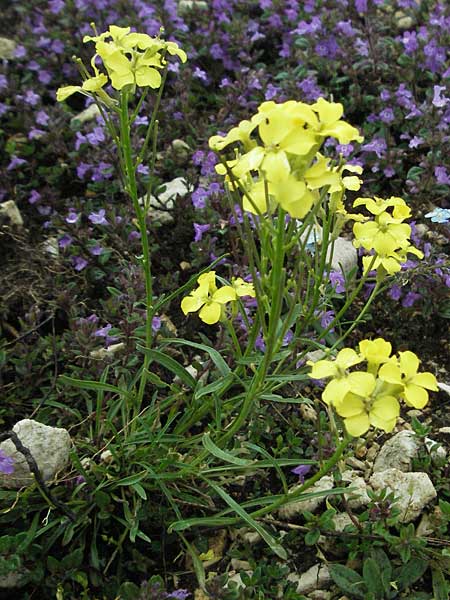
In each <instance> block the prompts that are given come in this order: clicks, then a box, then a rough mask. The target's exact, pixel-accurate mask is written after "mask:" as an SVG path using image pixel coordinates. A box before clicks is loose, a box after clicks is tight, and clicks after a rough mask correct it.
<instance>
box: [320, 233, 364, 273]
mask: <svg viewBox="0 0 450 600" xmlns="http://www.w3.org/2000/svg"><path fill="white" fill-rule="evenodd" d="M330 254H331V247H330V248H329V250H328V254H327V257H328V259H329V257H330ZM357 266H358V251H357V250H356V248H355V246H354V245H353V244H352V242H351V241H350V240H347V239H346V238H343V237H338V238H337V239H336V240H335V242H334V250H333V257H332V259H331V270H332V271H339V272H340V273H343V274H344V275H348V274H349V273H350V272H351V271H352V270H353V269H354V268H355V267H357Z"/></svg>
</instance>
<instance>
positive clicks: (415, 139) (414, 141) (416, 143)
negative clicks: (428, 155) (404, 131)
mask: <svg viewBox="0 0 450 600" xmlns="http://www.w3.org/2000/svg"><path fill="white" fill-rule="evenodd" d="M421 144H423V138H421V137H419V136H418V135H415V136H414V137H413V138H411V141H410V142H409V144H408V146H409V147H410V148H417V147H418V146H420V145H421Z"/></svg>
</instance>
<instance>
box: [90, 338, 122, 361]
mask: <svg viewBox="0 0 450 600" xmlns="http://www.w3.org/2000/svg"><path fill="white" fill-rule="evenodd" d="M122 350H125V344H124V343H123V342H119V343H118V344H111V346H108V347H107V348H98V349H97V350H92V351H91V352H90V353H89V356H90V357H91V358H95V359H96V360H105V359H107V358H113V357H114V356H115V355H116V354H118V353H119V352H122Z"/></svg>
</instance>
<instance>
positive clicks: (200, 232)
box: [194, 223, 211, 242]
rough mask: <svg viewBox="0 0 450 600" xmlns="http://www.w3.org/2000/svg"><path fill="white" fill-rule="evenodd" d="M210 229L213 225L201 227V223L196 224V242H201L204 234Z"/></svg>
mask: <svg viewBox="0 0 450 600" xmlns="http://www.w3.org/2000/svg"><path fill="white" fill-rule="evenodd" d="M209 229H211V225H208V224H206V225H200V223H194V231H195V236H194V242H200V241H201V239H202V237H203V234H204V233H205V232H206V231H208V230H209Z"/></svg>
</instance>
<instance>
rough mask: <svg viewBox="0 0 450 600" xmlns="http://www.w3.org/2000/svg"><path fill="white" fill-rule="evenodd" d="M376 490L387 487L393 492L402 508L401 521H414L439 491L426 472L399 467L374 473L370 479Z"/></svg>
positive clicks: (399, 506) (398, 505)
mask: <svg viewBox="0 0 450 600" xmlns="http://www.w3.org/2000/svg"><path fill="white" fill-rule="evenodd" d="M369 483H370V485H371V486H372V488H373V489H374V490H375V491H381V490H384V489H387V491H388V492H393V493H394V495H395V497H396V498H398V500H397V507H398V508H399V509H400V515H399V518H398V519H399V521H400V522H401V523H409V522H410V521H414V520H415V519H416V518H417V517H418V516H419V515H420V514H421V513H422V511H423V509H424V507H425V506H426V505H427V504H428V503H429V502H431V500H433V499H434V498H436V496H437V493H436V490H435V489H434V486H433V484H432V482H431V479H430V478H429V477H428V475H427V474H426V473H404V472H403V471H399V470H398V469H386V471H379V472H377V473H374V475H372V477H371V478H370V480H369Z"/></svg>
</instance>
